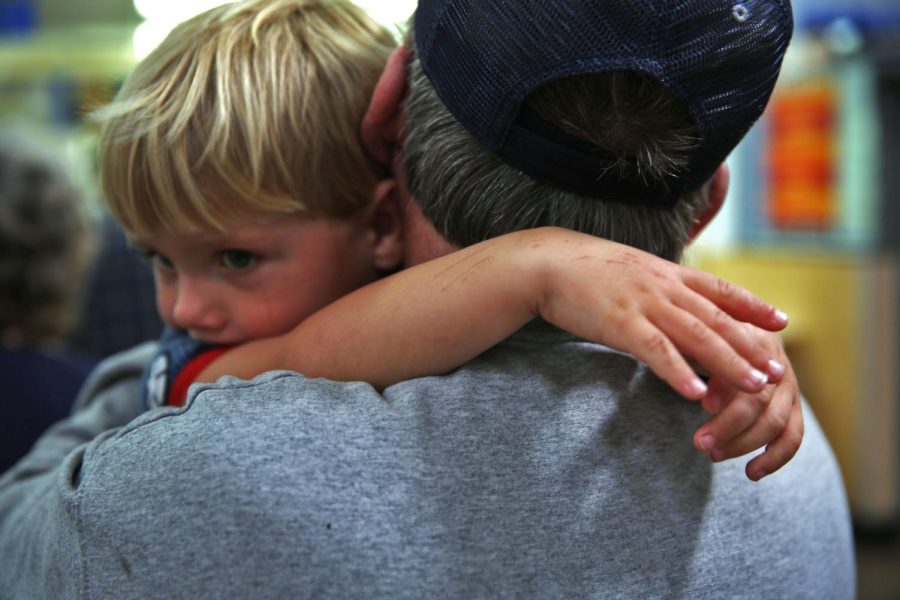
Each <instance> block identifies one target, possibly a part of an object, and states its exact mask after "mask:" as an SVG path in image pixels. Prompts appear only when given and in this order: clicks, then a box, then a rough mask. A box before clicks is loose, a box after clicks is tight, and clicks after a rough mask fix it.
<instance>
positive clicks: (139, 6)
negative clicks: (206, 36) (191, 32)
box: [134, 0, 227, 23]
mask: <svg viewBox="0 0 900 600" xmlns="http://www.w3.org/2000/svg"><path fill="white" fill-rule="evenodd" d="M226 3H227V0H134V9H135V10H136V11H137V12H138V14H139V15H141V16H142V17H144V19H146V20H148V21H150V20H154V21H155V20H160V21H169V22H171V23H180V22H181V21H184V20H185V19H187V18H189V17H193V16H194V15H196V14H199V13H201V12H203V11H204V10H208V9H210V8H212V7H214V6H219V5H220V4H226Z"/></svg>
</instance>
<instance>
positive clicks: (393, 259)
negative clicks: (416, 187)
mask: <svg viewBox="0 0 900 600" xmlns="http://www.w3.org/2000/svg"><path fill="white" fill-rule="evenodd" d="M396 189H397V184H396V182H395V181H394V180H393V179H382V180H381V181H379V182H378V185H376V186H375V191H374V192H373V197H372V205H371V213H370V216H369V218H370V227H371V231H372V234H373V240H374V241H373V246H372V257H373V263H374V266H375V268H376V269H377V270H379V271H382V272H385V273H387V272H391V271H395V270H397V269H398V268H400V267H401V266H402V263H403V211H402V210H401V208H400V201H399V199H398V198H397V196H396V194H395V193H394V192H395V191H396Z"/></svg>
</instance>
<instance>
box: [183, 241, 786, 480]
mask: <svg viewBox="0 0 900 600" xmlns="http://www.w3.org/2000/svg"><path fill="white" fill-rule="evenodd" d="M730 315H731V316H730ZM536 316H541V317H543V318H544V319H546V320H547V321H549V322H551V323H553V324H555V325H557V326H559V327H561V328H563V329H566V330H568V331H570V332H572V333H574V334H576V335H578V336H580V337H583V338H586V339H590V340H593V341H596V342H600V343H603V344H606V345H608V346H610V347H612V348H615V349H618V350H622V351H625V352H629V353H631V354H633V355H634V356H635V357H637V358H638V359H640V360H642V361H644V362H646V363H647V364H648V365H649V366H650V368H651V369H653V370H654V372H656V373H657V375H659V376H660V377H662V378H663V379H665V380H666V381H667V382H669V383H670V384H671V385H672V386H673V387H674V388H675V389H676V390H677V391H679V393H681V394H682V395H684V396H685V397H687V398H690V399H700V398H702V397H704V396H705V394H706V385H705V384H704V383H703V381H702V380H701V379H700V378H699V377H698V376H697V375H696V373H695V372H694V371H693V369H691V367H690V366H689V365H688V363H687V361H686V360H685V358H684V356H691V357H693V358H694V359H695V360H696V361H697V362H698V363H699V364H700V365H701V366H702V367H703V368H704V369H705V370H706V371H707V372H709V373H710V374H711V375H713V376H715V377H718V378H719V380H721V381H723V382H727V383H728V384H729V385H731V386H733V387H735V388H737V389H740V390H743V391H745V392H748V393H751V394H754V393H757V392H761V390H763V388H764V386H765V385H766V384H767V382H768V381H769V380H770V379H772V380H775V379H778V378H779V377H780V375H781V368H780V367H779V365H778V364H776V363H772V362H771V361H772V359H773V356H774V353H773V352H772V349H771V348H767V347H766V346H765V345H764V344H763V343H762V341H761V340H760V338H759V337H758V336H757V335H756V334H755V333H754V332H753V331H752V330H751V329H750V328H748V327H747V326H745V325H744V324H742V323H740V322H738V321H737V320H735V319H739V320H742V321H747V322H750V323H753V324H755V325H758V326H761V327H765V328H767V329H770V330H777V329H781V328H782V327H784V325H785V324H786V321H785V320H784V318H783V316H782V315H780V314H779V313H778V312H777V311H775V310H774V309H773V308H772V307H771V306H769V305H768V304H766V303H764V302H762V301H761V300H759V299H757V298H755V297H754V296H753V295H751V294H750V293H749V292H746V291H745V290H742V289H740V288H737V287H735V286H731V285H730V284H726V283H725V282H723V281H721V280H719V279H718V278H715V277H713V276H711V275H708V274H705V273H701V272H699V271H695V270H693V269H688V268H686V267H681V266H679V265H676V264H674V263H671V262H668V261H664V260H662V259H659V258H656V257H653V256H650V255H648V254H646V253H643V252H640V251H637V250H635V249H633V248H630V247H627V246H622V245H619V244H615V243H612V242H608V241H605V240H600V239H598V238H595V237H592V236H588V235H581V234H576V233H573V232H571V231H566V230H561V229H556V228H543V229H538V230H531V231H524V232H518V233H514V234H509V235H507V236H502V237H499V238H496V239H493V240H489V241H487V242H484V243H482V244H478V245H475V246H471V247H469V248H466V249H463V250H461V251H458V252H456V253H453V254H451V255H448V256H445V257H442V258H439V259H437V260H434V261H431V262H429V263H425V264H423V265H419V266H417V267H414V268H411V269H407V270H406V271H403V272H402V273H399V274H397V275H394V276H392V277H389V278H386V279H383V280H381V281H378V282H376V283H375V284H372V285H370V286H367V287H365V288H363V289H361V290H358V291H357V292H354V293H353V294H350V295H348V296H346V297H345V298H342V299H341V300H338V301H337V302H335V303H333V304H331V305H329V306H328V307H326V308H324V309H322V310H321V311H319V312H318V313H316V314H315V315H313V316H311V317H310V318H308V319H307V320H305V321H304V322H303V323H301V324H300V325H299V326H297V327H296V328H295V329H294V330H293V331H291V332H290V333H288V334H287V335H285V336H281V337H279V338H274V339H268V340H259V341H255V342H250V343H248V344H245V345H243V346H240V347H238V348H235V349H234V350H232V351H230V352H228V353H226V354H225V355H223V356H222V357H221V358H219V359H218V360H216V361H215V362H214V363H213V364H212V365H211V366H210V367H208V368H207V369H206V370H205V371H204V372H203V373H202V374H201V375H200V377H199V380H200V381H214V380H215V379H217V378H218V377H219V376H221V375H226V374H227V375H234V376H238V377H242V378H250V377H253V376H255V375H258V374H260V373H262V372H265V371H268V370H274V369H287V370H294V371H299V372H302V373H304V374H306V375H309V376H323V377H328V378H330V379H336V380H362V381H368V382H370V383H372V385H374V386H376V387H379V388H383V387H386V386H388V385H390V384H392V383H395V382H397V381H402V380H405V379H410V378H413V377H417V376H422V375H429V374H434V373H441V372H446V371H448V370H450V369H453V368H456V367H458V366H460V365H461V364H464V363H465V362H467V361H469V360H470V359H472V358H474V357H475V356H477V355H478V354H479V353H481V352H483V351H484V350H486V349H487V348H489V347H491V346H493V345H494V344H496V343H497V342H499V341H501V340H503V339H505V338H506V337H508V336H509V335H510V334H511V333H513V332H514V331H516V330H517V329H519V328H520V327H521V326H523V325H524V324H526V323H527V322H528V321H530V320H531V319H533V318H534V317H536ZM742 402H743V403H744V404H747V405H750V401H749V400H746V399H745V400H743V401H742ZM761 408H762V407H761V405H760V404H759V403H757V404H756V405H753V406H751V407H749V408H748V409H747V410H745V411H743V412H742V413H741V414H742V415H743V417H744V419H745V420H746V419H747V418H748V416H751V415H753V413H754V411H756V412H757V415H756V416H757V417H759V418H763V417H764V416H765V413H764V411H762V410H761ZM731 412H734V409H733V410H732V411H731ZM783 412H784V414H782V415H781V416H782V417H784V419H783V420H784V421H785V422H787V421H788V414H787V411H783ZM729 414H730V413H729ZM717 419H718V420H717ZM725 423H726V419H725V417H714V418H713V419H712V420H711V421H710V422H709V423H707V425H705V426H704V427H706V429H707V430H708V431H711V432H713V433H714V434H716V435H715V436H714V437H715V439H716V448H724V449H726V451H728V449H729V448H734V447H736V446H734V445H732V446H731V447H729V446H728V445H727V444H728V441H729V440H730V438H729V437H728V435H727V434H728V432H732V433H733V435H738V434H740V433H741V432H740V431H739V432H734V431H733V430H734V429H735V428H736V427H737V425H736V423H737V421H736V420H735V419H732V420H731V421H728V422H727V423H728V425H727V427H726V425H725ZM748 427H749V423H748ZM741 431H743V429H742V430H741ZM775 433H780V432H770V431H765V432H763V431H761V430H757V432H756V433H755V434H754V435H749V436H745V438H744V442H745V443H744V444H743V445H742V447H743V446H746V444H747V443H749V442H751V441H754V442H757V445H756V447H760V446H762V445H765V444H766V443H769V442H771V441H773V440H774V439H775V438H776V435H775ZM763 434H765V435H763ZM798 445H799V442H798ZM729 454H730V451H729ZM735 456H736V455H735ZM729 457H730V456H729ZM779 466H780V465H779Z"/></svg>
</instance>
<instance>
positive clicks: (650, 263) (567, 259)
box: [532, 230, 787, 400]
mask: <svg viewBox="0 0 900 600" xmlns="http://www.w3.org/2000/svg"><path fill="white" fill-rule="evenodd" d="M545 233H546V234H547V235H548V236H550V238H551V239H547V240H546V241H552V244H551V245H552V247H553V248H554V253H553V257H552V259H551V261H550V264H549V267H550V268H549V269H548V271H547V277H548V278H549V279H548V280H547V283H546V285H545V286H544V289H545V290H546V293H545V297H544V299H543V302H541V303H540V305H539V306H538V308H537V312H538V313H539V314H540V315H541V316H542V317H543V318H544V319H545V320H547V321H549V322H550V323H552V324H554V325H556V326H557V327H560V328H562V329H565V330H567V331H569V332H571V333H574V334H576V335H578V336H580V337H583V338H585V339H589V340H592V341H595V342H599V343H601V344H605V345H607V346H609V347H611V348H615V349H616V350H621V351H624V352H628V353H629V354H632V355H633V356H635V357H636V358H638V359H639V360H641V361H643V362H645V363H646V364H647V365H648V366H649V367H650V369H652V370H653V372H654V373H656V374H657V375H658V376H659V377H660V378H662V379H663V380H665V381H666V382H667V383H668V384H669V385H671V386H672V387H673V388H674V389H675V390H676V391H678V392H679V393H680V394H682V395H683V396H684V397H686V398H688V399H691V400H700V399H701V398H703V397H704V396H706V394H707V386H706V384H705V383H704V382H703V380H702V379H700V377H699V376H698V375H697V373H696V372H695V371H694V370H693V369H692V368H691V367H690V365H689V364H688V361H687V359H686V358H685V357H691V358H692V359H693V360H694V361H695V362H696V363H697V364H698V365H699V366H700V367H701V368H702V369H703V370H704V371H705V372H706V373H708V374H709V375H710V376H711V377H713V379H714V380H718V381H721V382H722V383H727V384H729V385H731V386H733V387H735V388H737V389H738V390H741V391H744V392H749V393H754V394H755V393H757V392H760V391H762V390H763V388H764V387H765V386H766V384H767V383H769V382H773V381H777V380H778V379H780V378H781V377H782V375H783V373H784V370H785V366H784V364H783V359H781V356H782V355H781V354H779V353H777V352H775V351H774V349H773V348H772V347H770V346H768V345H766V344H765V343H763V340H762V339H761V338H760V336H758V335H756V334H755V331H757V330H756V329H755V328H750V327H747V326H745V325H744V324H743V323H741V322H740V321H744V322H747V323H750V324H752V325H755V326H757V327H761V328H763V329H767V330H769V331H779V330H781V329H783V328H784V327H785V326H786V325H787V316H786V315H785V314H784V313H782V312H780V311H778V310H776V309H775V308H774V307H772V306H771V305H769V304H767V303H766V302H764V301H762V300H760V299H759V298H757V297H756V296H754V295H753V294H751V293H750V292H748V291H747V290H745V289H743V288H740V287H738V286H736V285H733V284H730V283H728V282H726V281H723V280H722V279H719V278H718V277H715V276H713V275H710V274H708V273H704V272H702V271H698V270H695V269H691V268H688V267H683V266H681V265H678V264H675V263H672V262H669V261H666V260H663V259H661V258H658V257H656V256H653V255H650V254H646V253H644V252H640V251H637V250H635V249H634V248H630V247H628V246H623V245H621V244H615V243H613V242H609V241H607V240H599V239H597V238H591V237H590V236H583V237H578V238H573V237H572V235H571V232H568V238H565V237H563V238H562V241H561V243H556V242H557V241H558V240H552V236H555V235H558V233H557V232H556V231H554V230H549V231H547V230H545ZM541 242H542V240H535V241H534V244H533V245H532V247H533V248H538V249H539V250H538V251H540V248H541V246H542V245H543V244H542V243H541Z"/></svg>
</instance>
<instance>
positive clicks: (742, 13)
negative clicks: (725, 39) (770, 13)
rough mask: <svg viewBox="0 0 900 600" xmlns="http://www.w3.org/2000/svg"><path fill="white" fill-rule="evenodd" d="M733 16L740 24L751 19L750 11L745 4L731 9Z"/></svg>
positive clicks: (736, 5)
mask: <svg viewBox="0 0 900 600" xmlns="http://www.w3.org/2000/svg"><path fill="white" fill-rule="evenodd" d="M731 16H732V17H733V18H734V20H735V21H737V22H738V23H743V22H744V21H746V20H747V19H749V18H750V9H748V8H747V7H746V6H744V5H743V4H735V5H734V6H733V7H732V8H731Z"/></svg>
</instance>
